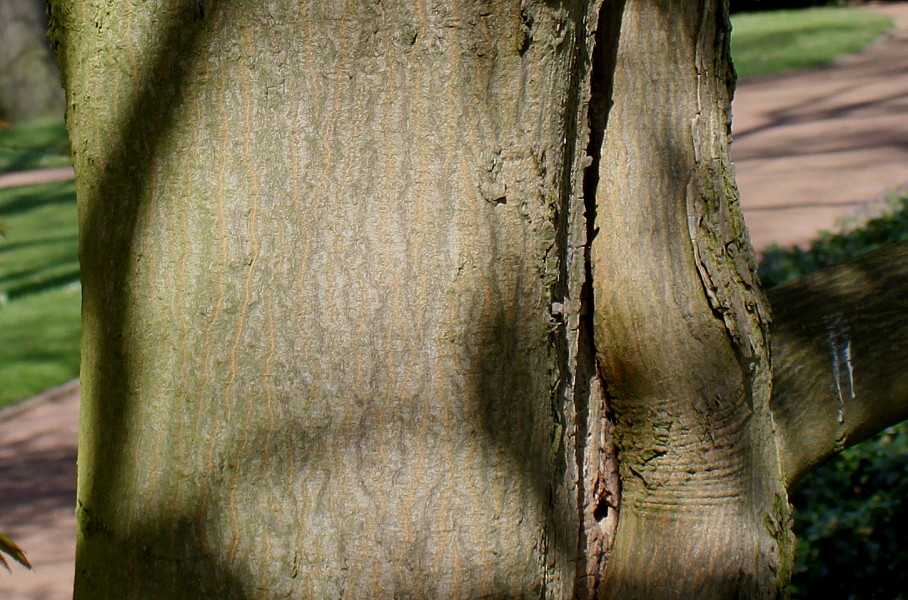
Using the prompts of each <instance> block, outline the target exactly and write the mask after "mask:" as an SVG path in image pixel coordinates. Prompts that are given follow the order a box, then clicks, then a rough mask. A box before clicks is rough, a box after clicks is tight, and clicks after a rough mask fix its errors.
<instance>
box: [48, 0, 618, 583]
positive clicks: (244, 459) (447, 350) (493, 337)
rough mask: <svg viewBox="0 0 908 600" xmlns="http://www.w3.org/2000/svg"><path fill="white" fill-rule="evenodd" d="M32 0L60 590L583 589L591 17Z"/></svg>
mask: <svg viewBox="0 0 908 600" xmlns="http://www.w3.org/2000/svg"><path fill="white" fill-rule="evenodd" d="M52 6H53V10H52V17H53V24H52V27H53V36H54V39H55V40H56V42H57V43H58V44H59V45H60V58H61V64H62V65H63V67H64V82H65V85H66V88H67V93H68V104H69V113H68V120H69V126H70V131H71V135H72V143H73V149H74V154H75V167H76V173H77V181H78V196H79V209H80V223H81V232H82V233H81V249H80V252H81V259H82V273H83V286H84V287H83V290H84V298H85V301H84V337H83V367H82V383H83V411H82V416H81V419H82V430H81V431H82V433H81V437H80V448H79V453H80V458H79V489H78V551H77V560H76V562H77V565H76V569H77V572H76V598H77V599H78V600H85V599H88V598H92V599H94V598H116V599H117V600H122V599H128V598H244V599H245V598H250V599H251V598H342V597H347V598H539V597H545V598H565V599H567V598H572V597H574V595H575V590H588V589H589V585H588V581H587V579H588V577H587V575H589V573H588V571H595V570H598V569H599V568H600V566H601V565H600V562H601V561H600V559H599V558H597V559H596V560H595V561H593V562H594V563H595V564H593V565H591V566H589V567H588V566H587V561H586V560H585V559H584V560H581V559H579V557H581V556H586V555H588V554H590V553H589V552H587V549H586V546H585V544H589V543H591V542H589V540H590V539H591V538H595V543H596V544H598V545H597V548H600V550H599V552H600V554H601V552H602V550H601V548H602V547H603V542H602V535H601V534H600V533H601V532H600V533H596V535H591V534H590V532H589V530H588V529H587V527H586V525H585V518H586V517H585V515H584V514H582V513H583V511H584V510H587V508H588V510H590V511H591V510H593V508H595V507H588V506H587V505H588V504H589V502H588V501H587V500H586V499H585V498H586V496H585V492H584V490H583V486H584V485H585V484H584V482H585V481H597V477H596V476H595V473H588V472H587V471H588V470H589V469H586V470H585V469H584V467H583V462H584V460H585V458H584V457H585V452H586V448H587V446H588V444H587V437H588V433H589V432H590V431H593V430H595V432H596V433H597V435H600V432H599V429H601V426H600V424H599V423H598V422H597V423H594V424H593V425H594V426H591V425H590V423H589V422H588V421H587V420H588V419H589V418H590V415H591V410H590V409H589V406H588V405H589V403H590V400H589V399H588V398H587V397H586V396H584V394H585V395H587V396H589V395H590V394H593V393H595V390H593V388H594V386H593V385H592V384H591V383H590V381H592V380H593V379H594V375H591V373H594V371H595V370H594V369H593V368H592V366H591V365H592V355H591V353H589V352H587V353H586V354H587V356H588V358H587V362H588V364H586V365H584V366H583V368H580V367H579V366H578V360H580V359H579V358H578V356H580V355H581V352H580V350H579V345H580V342H579V341H578V339H579V333H578V330H579V328H580V325H579V323H580V311H581V302H580V294H581V288H582V286H583V281H584V277H585V268H586V264H587V261H586V255H585V242H586V233H587V225H586V222H585V221H584V215H583V212H584V203H583V198H582V173H583V168H584V166H585V165H586V164H588V161H587V159H586V156H585V150H586V139H587V136H586V117H587V97H588V94H589V87H590V86H589V69H590V62H591V57H590V55H591V52H592V34H593V31H594V28H595V25H596V18H597V15H598V3H597V2H587V1H568V0H564V1H545V2H544V1H541V0H537V1H522V2H521V1H518V0H511V1H498V0H487V1H480V0H459V1H454V0H451V1H447V2H423V1H409V0H407V1H403V0H391V1H384V2H374V1H371V0H369V1H367V0H350V1H347V2H339V1H338V2H295V1H290V0H274V1H269V2H227V1H223V2H217V1H215V0H208V1H203V0H198V1H191V2H190V1H183V2H171V1H169V0H168V1H163V0H159V1H154V0H143V1H139V0H80V1H79V2H64V1H62V0H61V1H60V2H54V3H53V5H52ZM584 377H585V378H587V380H586V381H585V382H584V381H581V379H582V378H584ZM578 390H579V392H578ZM591 390H593V391H591ZM578 394H580V395H578ZM597 401H600V402H601V395H600V397H599V398H598V400H597ZM600 410H601V406H599V405H598V404H597V405H596V406H595V407H594V411H593V412H595V417H596V418H597V419H598V417H599V412H596V411H600ZM597 427H598V429H597ZM597 485H598V484H597ZM599 493H601V490H600V492H599ZM587 495H588V494H587ZM590 526H591V527H597V526H598V525H597V524H596V523H593V524H591V525H590ZM600 558H601V556H600ZM578 580H580V581H581V583H580V584H578ZM578 593H581V592H578ZM582 593H583V594H585V593H587V592H582Z"/></svg>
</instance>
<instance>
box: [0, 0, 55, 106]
mask: <svg viewBox="0 0 908 600" xmlns="http://www.w3.org/2000/svg"><path fill="white" fill-rule="evenodd" d="M45 4H46V3H45V2H44V0H3V1H2V2H0V118H2V119H6V120H9V121H25V120H29V119H36V118H55V119H60V120H62V119H63V108H64V99H63V88H62V87H61V86H60V73H59V71H58V70H57V63H56V61H55V60H54V55H53V52H52V51H51V49H50V46H49V45H48V43H47V18H46V17H45Z"/></svg>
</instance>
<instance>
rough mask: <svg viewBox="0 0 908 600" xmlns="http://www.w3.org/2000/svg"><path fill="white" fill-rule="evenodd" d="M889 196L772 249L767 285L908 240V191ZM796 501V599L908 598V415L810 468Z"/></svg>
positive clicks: (764, 265) (763, 272)
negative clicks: (804, 242) (836, 227)
mask: <svg viewBox="0 0 908 600" xmlns="http://www.w3.org/2000/svg"><path fill="white" fill-rule="evenodd" d="M888 203H889V208H890V210H889V211H888V212H887V213H886V214H885V215H883V216H881V217H879V218H876V219H873V220H871V221H869V222H867V223H866V224H865V225H864V226H863V227H859V228H852V229H850V230H848V231H845V232H842V233H837V234H831V233H823V234H821V235H820V236H819V238H818V239H816V240H815V241H814V242H813V244H812V245H811V246H810V247H809V248H808V249H806V250H800V249H796V248H795V249H785V250H783V249H781V248H778V247H775V248H771V249H770V250H769V251H768V252H766V255H765V258H764V259H763V261H762V262H761V264H760V276H761V278H762V279H763V282H764V285H765V286H767V287H772V286H774V285H777V284H779V283H782V282H784V281H787V280H789V279H793V278H794V277H798V276H800V275H803V274H805V273H809V272H810V271H814V270H816V269H819V268H821V267H824V266H827V265H830V264H833V263H836V262H839V261H841V260H844V259H846V258H849V257H852V256H855V255H857V254H860V253H861V252H865V251H867V250H872V249H873V248H876V247H877V246H880V245H881V244H885V243H887V242H893V241H899V240H905V239H908V191H906V192H904V193H901V194H896V195H893V196H892V197H891V198H890V199H889V200H888ZM906 318H908V315H906ZM791 503H792V504H793V505H794V507H795V534H796V535H797V537H798V549H797V557H796V562H795V573H794V577H793V580H792V598H794V599H796V600H806V599H813V598H823V600H858V599H860V600H897V599H904V598H908V422H905V423H902V424H900V425H897V426H896V427H892V428H890V429H888V430H886V431H884V432H883V433H881V434H880V435H878V436H876V437H874V438H872V439H870V440H867V441H866V442H864V443H862V444H858V445H857V446H854V447H853V448H849V449H848V450H845V451H844V452H842V453H841V454H840V455H839V456H837V457H836V458H835V459H833V460H831V461H830V462H828V463H827V464H825V465H823V466H822V467H820V468H819V469H817V470H815V471H813V472H812V473H810V474H808V475H807V476H806V477H804V479H803V480H801V481H800V482H799V483H798V484H797V485H796V486H795V488H794V489H793V490H792V493H791Z"/></svg>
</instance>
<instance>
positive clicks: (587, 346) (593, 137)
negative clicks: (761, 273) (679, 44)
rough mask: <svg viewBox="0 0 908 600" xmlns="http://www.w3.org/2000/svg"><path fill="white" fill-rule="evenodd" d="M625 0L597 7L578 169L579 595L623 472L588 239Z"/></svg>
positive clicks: (598, 557)
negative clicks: (598, 345) (599, 349)
mask: <svg viewBox="0 0 908 600" xmlns="http://www.w3.org/2000/svg"><path fill="white" fill-rule="evenodd" d="M623 7H624V0H617V1H615V2H608V3H606V4H605V5H603V6H602V7H600V9H599V11H600V14H599V20H598V23H597V28H596V33H595V39H594V46H593V50H592V67H591V75H590V99H589V107H588V114H587V120H588V126H589V139H588V147H587V150H586V154H587V157H586V158H585V160H586V161H587V163H588V165H587V167H586V169H585V171H584V173H583V207H582V208H583V210H584V213H585V218H584V226H585V232H584V233H585V236H584V248H583V281H582V282H581V283H580V294H579V297H580V320H579V328H578V333H577V335H578V339H577V370H576V378H575V382H574V401H575V403H576V405H577V408H576V414H577V420H578V424H577V429H578V431H577V440H578V441H577V446H576V459H577V462H578V471H579V473H580V476H581V477H580V482H579V483H580V489H579V493H578V495H579V501H580V510H581V514H580V535H579V540H578V542H579V548H578V556H579V557H580V560H579V561H578V565H577V577H578V585H577V588H576V597H577V598H596V597H597V596H598V592H599V586H600V584H601V582H602V580H603V578H604V576H605V569H606V565H607V562H608V553H609V551H610V549H611V546H612V541H613V539H614V536H615V531H616V529H617V527H618V508H619V499H620V492H621V480H620V477H619V474H618V457H617V447H616V445H615V440H614V438H615V425H614V420H613V416H612V414H611V411H610V409H609V401H608V394H607V391H606V386H605V383H604V382H603V381H602V378H601V376H600V373H599V369H598V367H597V365H596V359H595V357H596V349H595V341H594V339H595V338H594V332H593V327H594V313H595V311H594V307H595V303H594V301H593V300H594V298H593V276H592V261H591V245H592V241H593V238H594V237H595V235H596V192H597V188H598V185H599V166H600V162H601V160H602V156H601V151H602V142H603V139H604V136H605V128H606V126H607V123H608V115H609V110H610V109H611V106H612V99H611V98H612V91H613V81H614V70H615V65H616V57H617V52H618V36H619V33H620V28H621V15H622V12H623Z"/></svg>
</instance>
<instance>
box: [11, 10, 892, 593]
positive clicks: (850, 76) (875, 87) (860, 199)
mask: <svg viewBox="0 0 908 600" xmlns="http://www.w3.org/2000/svg"><path fill="white" fill-rule="evenodd" d="M875 10H880V11H884V12H889V13H891V14H893V15H894V16H895V17H896V18H897V19H898V23H899V26H898V29H897V30H896V31H895V32H894V33H893V34H891V35H890V36H889V37H887V38H886V39H885V40H882V41H881V42H879V43H877V44H875V45H874V46H873V47H871V48H869V49H867V50H865V51H864V52H862V53H860V54H858V55H854V56H850V57H847V58H845V59H843V60H840V61H838V62H837V63H836V64H835V65H834V66H832V67H828V68H824V69H815V70H810V71H802V72H798V73H792V74H788V75H780V76H770V77H762V78H759V79H753V80H750V81H744V82H742V83H741V84H740V85H739V86H738V94H737V100H736V101H735V106H734V113H735V136H736V141H735V147H734V156H735V160H736V163H737V165H738V182H739V184H740V188H741V195H742V203H743V206H744V211H745V216H746V218H747V222H748V226H749V227H750V230H751V235H752V238H753V241H754V243H755V245H756V247H757V248H758V249H759V248H763V247H765V245H766V244H768V243H773V242H775V243H780V244H797V243H804V242H807V241H808V240H810V239H811V238H812V237H813V236H814V235H815V234H816V231H817V230H818V229H824V228H830V227H832V226H833V225H834V224H835V222H836V221H837V220H838V219H840V218H842V217H846V216H851V215H854V214H855V213H856V212H860V211H862V210H867V206H868V201H872V200H874V199H877V198H879V197H880V195H881V194H883V193H884V192H885V191H886V190H889V189H892V188H894V187H897V186H899V185H901V184H904V183H906V182H908V3H902V4H894V5H887V6H881V7H877V8H875ZM51 175H52V176H54V177H66V176H70V175H67V174H66V173H64V172H62V171H54V172H53V173H52V174H51ZM6 177H9V176H6ZM29 177H31V176H29ZM78 403H79V396H78V388H77V384H76V383H75V382H72V383H70V384H67V385H66V386H63V387H61V388H57V389H55V390H51V391H49V392H46V393H45V394H42V395H41V396H39V397H38V398H37V399H34V400H32V401H30V402H29V403H28V404H26V405H24V406H23V405H20V406H19V407H14V408H13V409H7V411H4V412H2V413H0V442H2V443H0V531H3V532H6V533H9V534H10V535H11V536H12V537H13V539H15V540H16V541H17V542H19V543H20V544H21V545H22V546H23V547H24V548H25V549H26V551H27V552H28V556H29V559H30V560H31V561H32V563H33V564H34V566H35V569H34V571H32V572H28V571H26V570H25V569H23V568H21V567H19V566H18V565H14V566H13V572H12V573H0V600H66V599H68V598H71V593H72V592H71V590H72V577H73V556H74V548H75V541H74V537H75V535H74V531H75V519H74V518H73V508H72V507H73V506H74V504H75V457H76V417H77V413H78Z"/></svg>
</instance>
